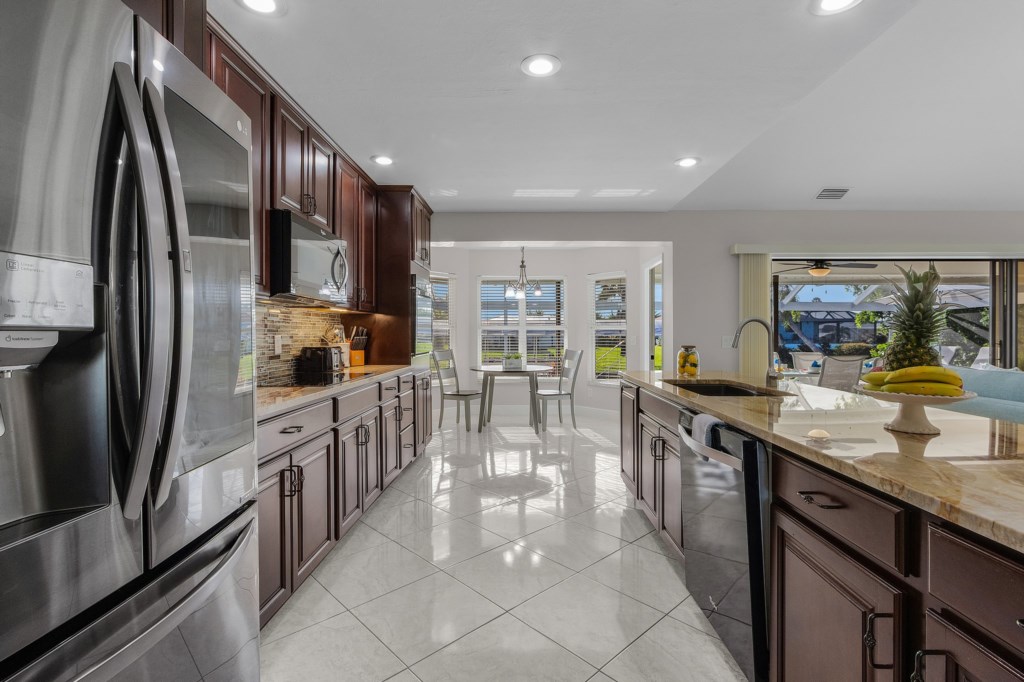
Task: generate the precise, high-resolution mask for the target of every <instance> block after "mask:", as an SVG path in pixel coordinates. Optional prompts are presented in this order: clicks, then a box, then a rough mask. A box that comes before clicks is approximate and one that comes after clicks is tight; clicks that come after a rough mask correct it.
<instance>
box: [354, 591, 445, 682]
mask: <svg viewBox="0 0 1024 682" xmlns="http://www.w3.org/2000/svg"><path fill="white" fill-rule="evenodd" d="M425 577H429V576H425ZM410 584H412V583H410ZM381 596H384V595H381ZM370 601H373V600H372V599H371V600H370ZM366 603H367V604H369V603H370V602H366ZM349 613H351V614H352V617H353V618H355V619H356V622H358V623H359V624H360V625H361V626H362V627H363V629H365V630H366V631H367V632H369V633H370V634H371V635H373V637H374V639H376V640H377V641H378V642H380V645H381V646H382V647H384V648H385V649H387V650H388V653H390V654H391V655H392V656H394V657H395V659H396V660H397V661H398V662H399V663H401V664H402V665H404V666H405V667H406V668H409V667H411V666H409V664H407V663H406V662H405V661H404V660H403V659H402V657H401V656H399V655H398V653H397V652H396V651H394V650H393V649H392V648H391V647H389V646H388V645H387V643H386V642H385V641H384V640H383V639H381V638H380V637H378V636H377V633H376V632H374V631H373V629H372V628H370V626H369V625H367V624H366V623H364V622H363V620H362V619H361V618H360V617H359V616H357V615H356V614H355V613H353V612H352V611H351V610H349ZM409 672H412V671H411V670H410V671H409ZM401 674H402V671H401V670H399V671H398V672H397V673H395V675H401ZM395 675H392V676H391V677H394V676H395ZM413 675H416V673H413ZM417 677H418V676H417ZM388 679H390V678H388Z"/></svg>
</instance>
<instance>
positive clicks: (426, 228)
mask: <svg viewBox="0 0 1024 682" xmlns="http://www.w3.org/2000/svg"><path fill="white" fill-rule="evenodd" d="M420 230H421V236H420V241H421V242H422V243H423V264H424V265H425V266H427V267H428V268H429V267H430V211H428V210H427V208H426V207H424V208H423V220H422V223H421V225H420Z"/></svg>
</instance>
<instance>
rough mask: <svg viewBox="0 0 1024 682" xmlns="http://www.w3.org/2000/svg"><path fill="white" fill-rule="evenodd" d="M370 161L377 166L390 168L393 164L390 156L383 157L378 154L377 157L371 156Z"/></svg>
mask: <svg viewBox="0 0 1024 682" xmlns="http://www.w3.org/2000/svg"><path fill="white" fill-rule="evenodd" d="M370 161H373V162H374V163H375V164H377V165H378V166H390V165H391V164H393V163H394V162H395V160H394V159H392V158H391V157H390V156H383V155H380V154H379V155H377V156H371V157H370Z"/></svg>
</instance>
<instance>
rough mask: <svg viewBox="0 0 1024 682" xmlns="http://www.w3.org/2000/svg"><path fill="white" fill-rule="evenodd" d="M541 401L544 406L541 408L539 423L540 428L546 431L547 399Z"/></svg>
mask: <svg viewBox="0 0 1024 682" xmlns="http://www.w3.org/2000/svg"><path fill="white" fill-rule="evenodd" d="M541 403H543V404H544V407H543V408H542V410H543V415H542V416H541V422H540V423H541V427H540V428H541V429H542V430H544V431H547V430H548V401H547V400H542V401H541Z"/></svg>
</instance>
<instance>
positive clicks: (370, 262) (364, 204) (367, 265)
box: [356, 178, 409, 312]
mask: <svg viewBox="0 0 1024 682" xmlns="http://www.w3.org/2000/svg"><path fill="white" fill-rule="evenodd" d="M358 212H359V237H358V250H357V253H358V258H359V267H358V268H357V271H358V282H357V284H358V286H357V289H358V292H357V297H356V300H357V302H358V308H359V310H361V311H363V312H373V311H374V310H375V309H376V307H377V192H376V189H375V188H374V186H373V185H371V184H370V183H368V182H366V180H364V179H363V178H359V202H358ZM392 276H395V277H397V276H398V275H392ZM401 276H402V282H401V284H402V288H403V290H406V291H407V290H408V288H409V287H408V284H407V277H406V276H405V273H402V275H401Z"/></svg>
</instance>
